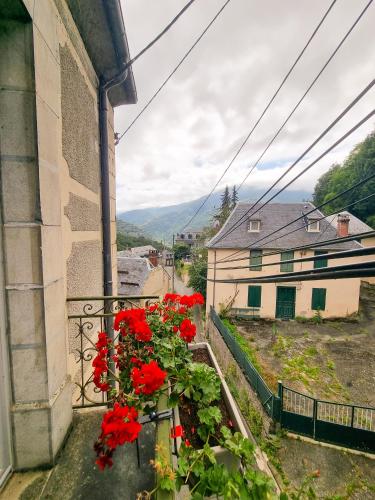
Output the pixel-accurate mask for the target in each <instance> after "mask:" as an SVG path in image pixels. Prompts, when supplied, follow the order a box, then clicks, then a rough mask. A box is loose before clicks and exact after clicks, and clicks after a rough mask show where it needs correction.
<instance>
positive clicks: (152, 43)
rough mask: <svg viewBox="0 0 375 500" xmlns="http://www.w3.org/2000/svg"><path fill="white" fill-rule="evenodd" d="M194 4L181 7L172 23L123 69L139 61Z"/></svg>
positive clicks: (192, 0) (191, 0) (189, 3)
mask: <svg viewBox="0 0 375 500" xmlns="http://www.w3.org/2000/svg"><path fill="white" fill-rule="evenodd" d="M194 2H195V0H190V1H189V2H188V3H187V4H186V5H185V7H183V8H182V9H181V10H180V12H179V13H178V14H177V15H176V16H175V17H174V18H173V19H172V21H171V22H170V23H168V24H167V26H166V27H165V28H164V29H163V31H161V32H160V33H159V34H158V35H157V36H156V37H155V38H154V39H153V40H151V42H150V43H149V44H147V45H146V47H144V48H143V49H142V50H141V51H140V52H138V54H137V55H136V56H135V57H133V59H130V61H128V62H127V63H126V64H125V67H124V69H127V68H129V67H130V66H132V65H133V64H134V63H135V61H136V60H137V59H139V58H140V57H141V56H142V55H143V54H144V53H145V52H147V51H148V49H150V48H151V47H152V46H153V45H154V44H155V43H156V42H157V41H158V40H160V38H162V37H163V36H164V35H165V34H166V33H167V31H169V30H170V29H171V28H172V26H173V25H174V24H175V23H176V22H177V21H178V19H179V18H180V17H181V16H182V14H184V12H185V11H187V10H188V8H189V7H190V6H191V5H192V4H193V3H194Z"/></svg>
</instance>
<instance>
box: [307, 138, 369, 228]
mask: <svg viewBox="0 0 375 500" xmlns="http://www.w3.org/2000/svg"><path fill="white" fill-rule="evenodd" d="M374 171H375V131H374V132H372V133H371V134H370V135H368V136H367V137H366V139H365V140H364V141H363V142H361V143H359V144H357V146H356V147H355V148H354V149H353V150H352V152H351V153H350V155H349V156H348V158H346V160H345V161H344V162H343V163H342V164H341V165H333V166H332V167H331V168H330V170H328V172H326V173H325V174H323V175H322V176H321V177H320V178H319V180H318V182H317V184H316V186H315V191H314V196H313V200H314V203H315V205H320V204H321V203H324V202H325V201H328V200H329V199H330V198H332V197H334V196H336V195H337V194H339V193H340V192H341V191H344V190H345V189H348V188H350V187H352V186H353V185H354V184H356V183H358V182H359V181H361V180H363V179H365V178H366V177H369V176H370V175H371V174H372V173H374ZM373 193H375V178H373V179H371V180H369V181H367V182H365V183H364V184H362V185H361V186H359V187H358V188H356V189H353V190H352V191H349V192H348V193H346V194H345V195H343V196H340V197H339V198H337V200H335V201H333V202H331V203H328V204H327V205H326V206H325V207H324V208H323V210H324V212H325V213H327V214H331V213H334V212H337V211H339V210H340V209H341V207H343V206H346V205H349V204H350V203H353V202H356V201H357V200H359V199H360V198H364V197H366V196H369V195H370V194H373ZM349 210H350V212H351V213H353V215H355V216H356V217H358V218H359V219H361V220H363V221H365V222H367V223H368V224H369V225H373V223H374V220H375V202H374V198H369V199H368V200H365V201H363V202H361V203H357V204H356V205H353V207H350V208H349Z"/></svg>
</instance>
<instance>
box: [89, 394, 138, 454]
mask: <svg viewBox="0 0 375 500" xmlns="http://www.w3.org/2000/svg"><path fill="white" fill-rule="evenodd" d="M137 418H138V412H137V410H136V409H135V408H133V407H132V406H130V407H129V406H120V405H119V404H118V403H115V404H114V407H113V410H109V411H108V412H107V413H106V414H105V415H104V417H103V421H102V433H101V435H100V440H101V441H102V442H103V443H104V444H105V445H106V446H107V447H108V448H111V449H115V448H116V447H117V446H118V445H123V444H125V443H131V442H133V441H134V440H135V439H137V437H138V434H139V432H140V430H141V429H142V426H141V424H140V423H139V422H137ZM99 458H100V457H99Z"/></svg>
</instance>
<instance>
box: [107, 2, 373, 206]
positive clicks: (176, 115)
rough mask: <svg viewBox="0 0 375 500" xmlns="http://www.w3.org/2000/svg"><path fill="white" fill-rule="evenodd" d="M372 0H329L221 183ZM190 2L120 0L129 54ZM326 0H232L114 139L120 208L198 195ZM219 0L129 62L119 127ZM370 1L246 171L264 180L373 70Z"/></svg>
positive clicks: (246, 162)
mask: <svg viewBox="0 0 375 500" xmlns="http://www.w3.org/2000/svg"><path fill="white" fill-rule="evenodd" d="M367 2H368V0H337V2H336V4H335V5H334V7H333V9H332V10H331V12H330V13H329V15H328V17H327V19H326V21H325V23H324V24H323V26H322V27H321V28H320V30H319V32H318V34H317V36H316V37H315V39H314V40H313V42H312V43H311V45H310V46H309V48H308V49H307V51H306V53H305V55H304V57H303V59H302V60H301V61H300V62H299V63H298V65H297V67H296V68H295V70H294V71H293V73H292V75H291V76H290V78H289V80H288V81H287V83H286V84H285V86H284V87H283V89H282V91H281V92H280V94H279V95H278V97H277V99H276V100H275V101H274V103H273V105H272V107H271V108H270V109H269V110H268V112H267V114H266V115H265V116H264V118H263V120H262V121H261V123H260V124H259V126H258V127H257V128H256V130H255V132H254V133H253V135H252V137H251V138H250V140H249V142H248V144H247V146H246V147H245V148H244V150H243V151H242V153H241V155H240V156H239V157H238V158H237V160H236V162H235V163H234V164H233V166H232V167H231V169H230V170H229V172H228V173H227V174H226V176H225V177H224V179H223V181H222V182H221V184H220V186H219V187H223V186H225V184H229V185H233V184H239V183H240V182H241V180H242V179H243V177H244V176H245V175H246V173H247V172H248V169H249V166H251V165H252V164H253V163H254V161H255V160H256V159H257V157H258V156H259V155H260V153H261V152H262V151H263V149H264V148H265V147H266V145H267V143H268V141H269V140H270V139H271V138H272V136H273V135H274V134H275V132H276V131H277V129H278V128H279V126H280V125H281V124H282V122H283V121H284V119H285V118H286V117H287V115H288V114H289V112H290V111H291V110H292V108H293V107H294V105H295V104H296V103H297V101H298V100H299V99H300V97H301V96H302V95H303V93H304V92H305V90H306V89H307V87H308V86H309V85H310V83H311V82H312V80H313V79H314V77H315V76H316V74H317V73H318V72H319V70H320V69H321V68H322V66H323V65H324V64H325V62H326V61H327V59H328V58H329V56H330V55H331V53H332V52H333V50H334V49H335V48H336V46H337V45H338V43H339V41H340V40H341V38H342V37H343V36H344V34H345V33H346V32H347V30H348V29H349V27H350V26H351V25H352V23H353V22H354V20H355V19H356V17H357V16H358V15H359V13H360V12H361V10H362V9H363V8H364V6H365V5H366V4H367ZM186 3H187V0H122V7H123V13H124V18H125V24H126V29H127V36H128V41H129V45H130V51H131V55H132V56H134V55H135V54H137V53H138V52H139V51H140V50H141V49H142V48H143V47H144V46H145V45H146V44H147V43H148V42H149V41H150V40H151V39H152V38H153V37H154V36H156V34H158V32H159V31H161V29H163V28H164V27H165V25H166V24H168V22H169V21H170V20H171V19H172V18H173V17H174V16H175V15H176V13H177V12H178V11H179V10H180V9H181V8H182V7H183V6H184V5H185V4H186ZM330 3H331V0H315V1H314V2H312V1H311V0H283V1H280V0H262V1H261V0H231V2H230V3H229V4H228V6H227V7H226V8H225V10H224V11H223V13H222V14H221V16H220V17H219V19H218V20H217V21H216V23H215V24H214V25H213V26H212V27H211V28H210V30H209V31H208V33H207V34H206V35H205V37H204V38H203V39H202V41H201V42H200V43H199V44H198V46H197V47H196V48H195V49H194V51H193V52H192V54H191V55H190V56H189V58H188V60H187V61H185V63H184V64H183V66H182V67H181V68H180V69H179V70H178V72H177V73H176V74H175V75H174V76H173V78H172V79H171V80H170V81H169V83H168V84H167V86H166V87H165V88H164V89H163V90H162V92H161V93H160V94H159V96H158V97H157V98H156V100H155V101H154V102H153V103H152V104H151V106H150V107H149V108H148V110H147V111H146V112H145V113H144V115H143V116H142V117H141V118H140V119H139V121H138V122H137V123H136V124H135V125H134V126H133V128H132V129H131V130H130V131H129V132H128V134H127V135H126V136H125V137H124V138H123V140H122V141H121V142H120V144H119V145H118V146H117V150H116V156H117V159H116V161H117V210H118V211H119V212H122V211H124V210H131V209H136V208H145V207H151V206H163V205H172V204H176V203H181V202H184V201H189V200H192V199H194V198H198V197H200V196H203V195H205V194H206V193H208V192H209V191H210V189H211V188H212V186H213V185H214V184H215V182H216V181H217V180H218V178H219V177H220V175H221V173H222V171H223V170H224V168H225V167H226V166H227V164H228V162H229V161H230V159H231V158H232V156H233V154H234V152H235V150H236V148H237V147H238V146H239V144H240V143H241V142H242V141H243V139H244V137H245V136H246V134H247V133H248V132H249V131H250V129H251V128H252V126H253V125H254V123H255V122H256V120H257V118H258V117H259V115H260V113H261V112H262V110H263V109H264V107H265V105H266V103H267V102H268V100H269V99H270V97H271V96H272V94H273V93H274V92H275V90H276V88H277V87H278V85H279V84H280V82H281V80H282V79H283V77H284V76H285V74H286V72H287V71H288V69H289V68H290V66H291V65H292V63H293V62H294V60H295V59H296V57H297V55H298V54H299V52H300V51H301V50H302V48H303V46H304V45H305V43H306V41H307V39H308V38H309V36H310V35H311V33H312V32H313V30H314V29H315V27H316V25H317V24H318V22H319V21H320V19H321V18H322V17H323V14H324V12H325V11H326V10H327V9H328V6H329V5H330ZM222 4H224V0H196V1H195V3H194V4H193V5H192V7H190V9H189V10H188V11H187V12H186V13H185V14H184V16H183V17H182V18H180V20H179V21H178V22H177V23H176V24H175V26H174V27H173V28H172V29H171V30H170V31H169V32H168V33H167V34H166V35H165V36H164V37H163V39H162V40H161V41H159V42H158V43H157V45H156V46H154V47H153V48H152V49H151V50H150V51H149V52H148V53H147V54H146V55H144V56H143V57H142V58H141V59H139V61H137V62H136V63H135V64H134V67H133V71H134V77H135V82H136V86H137V92H138V103H137V104H136V105H131V106H123V107H121V108H118V109H117V110H116V131H118V132H121V131H123V130H124V129H125V128H126V127H127V125H128V124H129V123H130V121H131V120H132V119H133V118H134V116H135V115H136V114H137V113H138V112H139V110H140V109H141V108H142V106H143V105H144V104H145V103H146V102H147V100H148V99H149V98H150V97H151V96H152V94H153V93H154V92H155V90H156V89H157V88H158V87H159V85H160V84H161V83H162V82H163V80H164V79H165V78H166V77H167V76H168V74H169V73H170V72H171V70H172V69H173V68H174V66H175V65H176V64H177V63H178V61H179V60H180V59H181V58H182V57H183V55H184V54H185V52H186V51H187V50H188V48H189V47H190V46H191V44H192V43H193V42H194V40H195V39H196V38H197V37H198V36H199V34H200V33H201V32H202V30H203V29H204V28H205V26H206V25H207V24H208V23H209V22H210V20H211V19H212V17H213V16H214V15H215V13H216V12H217V11H218V10H219V8H220V6H221V5H222ZM374 26H375V2H374V4H372V5H371V6H370V7H369V9H368V10H367V12H366V14H365V15H364V17H363V18H362V19H361V21H360V22H359V24H358V25H357V26H356V28H355V29H354V31H353V32H352V34H351V35H350V36H349V38H348V39H347V41H346V42H345V43H344V45H343V46H342V48H341V49H340V51H339V52H338V53H337V55H336V56H335V58H334V59H333V60H332V62H331V63H330V64H329V66H328V67H327V69H326V70H325V71H324V73H323V74H322V76H321V77H320V79H319V80H318V82H317V83H316V84H315V86H314V87H313V88H312V90H311V91H310V93H309V94H308V97H307V98H306V99H305V100H304V102H303V103H302V104H301V106H300V107H299V108H298V110H297V111H296V112H295V114H294V115H293V117H292V118H291V120H290V121H289V122H288V124H287V126H286V127H285V129H284V130H283V132H282V133H281V134H280V135H279V137H278V139H277V140H276V141H275V143H274V144H273V145H272V147H271V148H270V149H269V151H268V152H267V154H266V155H265V156H264V158H263V160H262V163H261V164H260V165H259V167H258V168H256V169H255V170H254V171H253V173H252V174H251V175H250V177H249V179H248V181H247V184H251V185H254V186H255V187H257V188H259V187H261V188H263V187H264V188H266V187H267V186H269V185H270V183H271V182H272V180H274V179H276V178H277V177H278V176H279V175H280V174H281V173H282V171H283V170H285V169H286V168H287V167H288V165H290V162H291V161H292V160H293V159H294V158H296V157H297V156H298V155H299V154H300V153H302V152H303V151H304V149H305V148H306V147H307V146H308V145H309V144H310V143H311V142H313V140H314V139H315V138H316V137H317V136H318V135H319V134H320V132H321V131H322V130H323V129H324V128H325V127H326V126H327V125H328V124H329V123H331V122H332V121H333V119H334V118H335V117H336V116H337V115H338V114H339V113H340V112H341V111H342V110H343V109H344V108H345V106H347V105H348V104H349V103H350V102H351V101H352V100H353V99H354V97H355V96H356V95H357V94H358V93H359V92H360V91H361V90H363V88H364V87H365V86H366V85H367V84H368V83H369V82H370V81H371V80H372V79H373V78H374V77H375V43H374V42H375V32H374ZM374 97H375V90H374V89H372V90H371V91H370V92H369V93H368V94H367V96H366V97H365V98H364V99H363V100H362V101H361V102H360V103H359V104H358V105H356V107H355V109H354V110H352V111H351V112H350V113H349V114H348V115H347V117H346V118H345V119H343V120H342V121H341V122H340V124H339V125H337V126H336V127H335V128H334V129H333V130H332V132H330V133H329V134H328V135H327V136H326V138H325V139H324V140H323V141H321V142H320V143H319V145H317V146H316V147H315V148H314V149H313V150H312V152H311V153H309V156H308V157H307V159H306V161H303V162H301V163H300V167H298V168H297V167H296V169H295V171H294V174H295V173H297V172H298V169H302V168H303V167H304V166H306V165H307V164H308V162H309V161H310V162H311V161H312V160H313V159H315V158H316V157H317V156H318V155H319V154H320V153H321V152H322V151H324V149H326V148H327V147H329V146H330V145H331V144H332V143H333V142H335V140H336V139H338V138H339V137H340V136H341V135H342V134H343V133H345V132H346V131H347V130H349V129H350V128H351V127H352V126H353V125H354V124H355V123H357V122H358V121H359V120H360V119H361V118H362V117H364V116H365V115H366V114H367V113H368V112H369V111H370V110H371V109H372V108H373V107H374V102H375V99H374ZM374 126H375V120H374V119H371V120H370V121H369V122H367V124H365V125H363V126H362V127H361V128H360V129H359V130H358V131H357V132H356V133H354V134H353V135H352V136H351V137H350V138H348V139H347V140H345V142H343V143H342V145H340V146H339V147H338V148H336V149H335V150H334V151H333V152H332V153H330V154H329V155H328V156H327V157H326V158H325V159H324V160H322V161H321V162H320V163H319V164H318V165H317V166H315V167H313V169H312V170H311V171H310V172H309V173H307V174H306V175H304V176H303V177H301V179H300V180H299V181H298V183H295V184H294V185H293V186H294V189H301V188H302V189H306V190H312V189H313V186H314V184H315V181H316V179H317V178H318V177H319V176H320V175H321V174H322V173H323V172H324V171H326V170H327V169H328V168H329V166H330V165H331V164H332V163H333V162H335V161H341V160H342V159H343V158H345V156H346V155H347V154H348V152H349V151H350V149H351V148H352V147H353V145H354V144H356V143H357V142H359V141H360V140H361V139H363V138H364V137H365V136H366V135H367V134H368V133H369V132H370V131H371V130H372V129H373V128H374Z"/></svg>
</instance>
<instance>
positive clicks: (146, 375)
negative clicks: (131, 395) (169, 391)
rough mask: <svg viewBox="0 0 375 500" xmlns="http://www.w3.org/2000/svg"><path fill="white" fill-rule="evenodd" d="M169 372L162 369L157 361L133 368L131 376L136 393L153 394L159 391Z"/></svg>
mask: <svg viewBox="0 0 375 500" xmlns="http://www.w3.org/2000/svg"><path fill="white" fill-rule="evenodd" d="M166 376H167V372H165V371H163V370H161V369H160V368H159V365H158V363H157V362H156V361H150V363H148V364H144V365H142V367H141V368H140V369H139V368H133V369H132V372H131V378H132V383H133V387H134V389H135V393H136V394H141V393H142V394H152V393H153V392H155V391H157V390H158V389H159V388H160V387H161V386H162V385H163V384H164V381H165V377H166Z"/></svg>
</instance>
